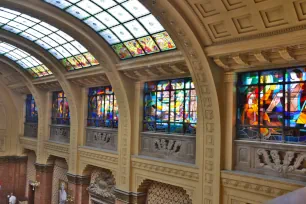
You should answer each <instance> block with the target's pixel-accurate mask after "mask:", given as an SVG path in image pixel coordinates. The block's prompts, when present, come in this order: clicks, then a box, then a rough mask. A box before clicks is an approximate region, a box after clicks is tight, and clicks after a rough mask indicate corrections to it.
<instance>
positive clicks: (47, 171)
mask: <svg viewBox="0 0 306 204" xmlns="http://www.w3.org/2000/svg"><path fill="white" fill-rule="evenodd" d="M53 167H54V166H53V164H52V165H46V164H37V163H36V164H35V168H36V181H38V182H40V185H39V186H38V187H36V188H35V203H39V204H51V200H52V179H53Z"/></svg>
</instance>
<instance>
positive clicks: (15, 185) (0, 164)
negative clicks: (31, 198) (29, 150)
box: [0, 156, 27, 203]
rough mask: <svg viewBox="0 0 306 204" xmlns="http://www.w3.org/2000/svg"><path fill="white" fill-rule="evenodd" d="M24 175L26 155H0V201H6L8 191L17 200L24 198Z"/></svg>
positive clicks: (25, 173) (25, 172)
mask: <svg viewBox="0 0 306 204" xmlns="http://www.w3.org/2000/svg"><path fill="white" fill-rule="evenodd" d="M26 177H27V157H24V156H23V157H18V156H5V157H0V185H1V190H0V203H6V202H7V195H9V194H10V193H13V194H14V195H15V196H16V197H17V199H18V200H24V199H25V186H26Z"/></svg>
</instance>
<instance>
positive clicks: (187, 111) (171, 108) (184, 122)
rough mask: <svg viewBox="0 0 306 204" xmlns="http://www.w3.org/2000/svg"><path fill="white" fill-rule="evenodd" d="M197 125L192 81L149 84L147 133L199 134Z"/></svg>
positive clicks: (146, 103)
mask: <svg viewBox="0 0 306 204" xmlns="http://www.w3.org/2000/svg"><path fill="white" fill-rule="evenodd" d="M196 125H197V96H196V91H195V88H194V84H193V82H192V79H191V78H182V79H172V80H162V81H152V82H147V83H145V87H144V122H143V130H144V131H145V132H146V131H152V132H165V133H178V134H196Z"/></svg>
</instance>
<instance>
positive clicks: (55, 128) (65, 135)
mask: <svg viewBox="0 0 306 204" xmlns="http://www.w3.org/2000/svg"><path fill="white" fill-rule="evenodd" d="M50 129H51V133H50V140H52V141H55V142H64V143H69V142H70V127H69V126H64V125H51V126H50Z"/></svg>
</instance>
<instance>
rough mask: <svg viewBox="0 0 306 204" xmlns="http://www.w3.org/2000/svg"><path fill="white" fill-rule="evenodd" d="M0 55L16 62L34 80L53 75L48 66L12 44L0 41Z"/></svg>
mask: <svg viewBox="0 0 306 204" xmlns="http://www.w3.org/2000/svg"><path fill="white" fill-rule="evenodd" d="M0 55H1V56H4V57H7V58H9V59H10V60H13V61H14V62H16V63H17V64H18V65H19V66H20V67H22V68H23V70H26V71H27V72H29V73H30V74H31V76H33V77H34V78H41V77H45V76H50V75H52V74H53V73H52V72H51V71H50V70H49V69H48V68H47V66H46V65H44V64H43V63H42V62H41V61H39V60H38V59H37V58H36V57H34V56H32V55H31V54H29V53H28V52H26V51H24V50H22V49H20V48H18V47H16V46H14V45H11V44H10V43H7V42H3V41H0ZM34 63H35V64H34Z"/></svg>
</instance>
